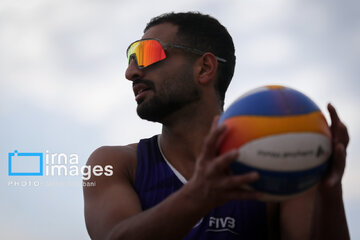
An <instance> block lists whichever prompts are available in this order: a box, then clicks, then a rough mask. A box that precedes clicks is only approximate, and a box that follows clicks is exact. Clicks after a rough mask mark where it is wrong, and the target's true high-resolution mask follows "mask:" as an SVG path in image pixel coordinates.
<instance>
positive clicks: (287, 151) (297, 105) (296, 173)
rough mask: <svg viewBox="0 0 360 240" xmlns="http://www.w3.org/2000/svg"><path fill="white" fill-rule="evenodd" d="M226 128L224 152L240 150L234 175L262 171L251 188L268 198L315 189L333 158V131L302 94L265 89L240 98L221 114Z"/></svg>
mask: <svg viewBox="0 0 360 240" xmlns="http://www.w3.org/2000/svg"><path fill="white" fill-rule="evenodd" d="M221 123H224V124H225V125H226V126H227V129H228V133H227V136H226V137H225V139H224V141H223V143H222V145H221V147H220V152H221V153H225V152H228V151H230V150H232V149H238V151H239V157H238V159H237V160H236V161H235V162H233V163H232V165H231V171H232V172H233V174H244V173H247V172H249V171H257V172H258V173H259V175H260V178H259V180H258V181H256V182H254V183H252V184H251V185H249V186H247V187H249V188H251V189H255V190H257V191H260V192H263V193H264V194H263V195H264V200H275V201H277V200H284V199H288V198H290V197H293V196H296V195H298V194H300V193H303V192H305V191H307V190H308V189H310V188H311V187H313V186H315V185H316V183H317V182H318V181H319V179H320V178H321V176H322V175H323V173H324V172H325V170H326V167H327V162H328V161H327V160H328V159H329V157H330V154H331V132H330V128H329V126H328V124H327V122H326V119H325V117H324V115H323V114H322V112H321V110H320V109H319V107H318V106H317V105H316V104H315V103H314V102H313V101H312V100H311V99H310V98H309V97H307V96H306V95H304V94H303V93H301V92H299V91H297V90H295V89H292V88H289V87H284V86H277V85H276V86H275V85H274V86H264V87H260V88H256V89H254V90H252V91H250V92H248V93H245V94H244V95H243V96H240V97H239V98H238V99H237V100H236V101H235V102H234V103H232V104H231V105H230V106H229V107H228V109H227V110H226V111H225V112H224V113H223V114H222V115H221V117H220V119H219V124H221Z"/></svg>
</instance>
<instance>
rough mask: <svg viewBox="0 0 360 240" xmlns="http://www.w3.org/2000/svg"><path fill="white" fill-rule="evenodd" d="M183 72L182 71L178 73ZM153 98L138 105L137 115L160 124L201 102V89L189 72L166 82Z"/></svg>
mask: <svg viewBox="0 0 360 240" xmlns="http://www.w3.org/2000/svg"><path fill="white" fill-rule="evenodd" d="M178 72H182V71H178ZM152 90H153V91H154V94H153V96H152V97H151V98H149V99H146V100H144V101H142V102H139V103H138V107H137V114H138V115H139V117H140V118H142V119H145V120H148V121H152V122H160V123H162V122H163V120H164V119H165V118H166V117H167V116H169V115H171V114H173V113H175V112H176V111H178V110H180V109H182V108H183V107H185V106H187V105H188V104H191V103H194V102H196V101H199V100H200V98H201V92H200V89H199V88H198V87H197V86H196V84H195V82H194V80H193V76H192V74H190V72H189V70H187V71H186V70H185V71H183V74H181V75H177V76H176V77H173V78H171V79H167V80H164V81H163V82H162V84H161V86H159V88H158V89H157V90H156V89H155V88H152Z"/></svg>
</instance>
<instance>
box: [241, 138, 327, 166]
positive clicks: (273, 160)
mask: <svg viewBox="0 0 360 240" xmlns="http://www.w3.org/2000/svg"><path fill="white" fill-rule="evenodd" d="M239 153H240V154H239V158H238V162H241V163H244V164H246V165H248V166H250V167H255V168H259V169H263V170H273V171H300V170H306V169H311V168H313V167H317V166H319V165H321V164H322V163H324V162H326V161H327V160H328V158H329V156H330V154H331V142H330V139H329V138H328V137H327V136H325V135H322V134H318V133H298V132H296V133H286V134H277V135H272V136H268V137H264V138H260V139H256V140H253V141H251V142H248V143H246V144H244V145H243V146H241V147H240V148H239Z"/></svg>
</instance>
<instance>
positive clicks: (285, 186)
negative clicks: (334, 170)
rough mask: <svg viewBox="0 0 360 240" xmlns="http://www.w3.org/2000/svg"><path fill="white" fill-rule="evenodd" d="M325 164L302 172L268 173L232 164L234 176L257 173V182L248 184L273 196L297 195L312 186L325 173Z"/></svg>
mask: <svg viewBox="0 0 360 240" xmlns="http://www.w3.org/2000/svg"><path fill="white" fill-rule="evenodd" d="M327 165H328V164H327V162H325V163H323V164H322V165H319V166H317V167H315V168H311V169H308V170H303V171H287V172H280V171H268V170H262V169H258V168H254V167H250V166H247V165H245V164H243V163H240V162H235V163H232V165H231V170H232V172H233V173H234V174H244V173H248V172H250V171H257V172H258V173H259V175H260V178H259V180H258V181H256V182H254V183H252V184H250V186H251V187H253V188H254V189H256V190H258V191H260V192H264V193H268V194H273V195H283V196H286V195H291V194H295V193H299V192H302V191H305V190H306V189H309V188H310V187H312V186H314V185H315V183H316V182H318V180H319V179H320V178H321V177H322V175H323V173H324V172H325V171H326V168H327Z"/></svg>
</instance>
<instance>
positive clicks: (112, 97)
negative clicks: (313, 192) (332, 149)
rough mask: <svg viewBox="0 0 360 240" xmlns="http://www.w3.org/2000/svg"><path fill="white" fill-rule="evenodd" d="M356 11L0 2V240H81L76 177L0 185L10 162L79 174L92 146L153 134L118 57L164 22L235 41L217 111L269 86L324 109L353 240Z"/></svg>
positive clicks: (359, 41)
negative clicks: (210, 29) (224, 32)
mask: <svg viewBox="0 0 360 240" xmlns="http://www.w3.org/2000/svg"><path fill="white" fill-rule="evenodd" d="M359 10H360V2H359V1H356V0H348V1H347V0H345V1H340V0H328V1H319V0H315V1H314V0H312V1H310V0H240V1H236V0H224V1H217V0H182V1H176V2H175V1H162V0H153V1H142V0H139V1H122V0H118V1H115V0H104V1H95V0H75V1H73V0H71V1H70V0H62V1H60V0H53V1H46V0H2V1H1V2H0V110H1V111H0V159H1V161H0V170H1V171H0V183H1V184H0V212H1V214H0V239H49V238H51V239H54V240H57V239H89V237H88V235H87V232H86V228H85V222H84V216H83V196H82V187H81V176H80V174H76V173H75V174H73V175H72V176H70V175H67V176H51V173H50V174H49V175H47V176H38V177H37V176H9V175H8V153H13V152H14V151H15V150H17V151H18V152H25V153H26V152H41V153H43V154H44V161H45V158H46V157H47V159H48V160H49V159H50V160H51V159H52V158H54V159H55V160H58V159H60V157H59V155H61V154H62V155H61V156H62V157H63V158H61V159H62V160H63V161H65V160H67V161H68V162H67V165H66V166H74V167H75V168H76V167H79V169H80V168H81V166H83V165H84V164H85V163H86V161H87V158H88V157H89V155H90V154H91V152H92V151H94V150H95V149H96V148H98V147H100V146H103V145H125V144H129V143H134V142H138V141H139V139H141V138H146V137H150V136H152V135H155V134H157V133H159V131H160V129H161V126H160V125H159V124H156V123H151V122H147V121H143V120H140V119H139V118H138V116H137V115H136V111H135V109H136V102H135V99H134V96H133V92H132V85H131V82H130V81H128V80H126V79H125V76H124V73H125V69H126V64H127V63H126V56H125V50H126V48H127V47H128V45H129V43H131V42H133V41H134V40H137V39H139V38H141V36H142V31H143V28H144V27H145V24H146V23H147V22H148V21H149V20H150V19H151V18H152V17H155V16H157V15H159V14H162V13H165V12H170V11H175V12H179V11H200V12H202V13H207V14H210V15H212V16H214V17H215V18H217V19H218V20H219V21H220V22H221V23H222V24H223V25H225V26H226V27H227V29H228V31H229V32H230V34H231V35H232V37H233V40H234V44H235V49H236V57H237V63H236V68H235V74H234V78H233V81H232V83H231V85H230V88H229V91H228V93H227V96H226V103H225V107H227V106H229V104H231V102H232V101H234V100H235V99H236V98H237V97H238V96H240V95H242V94H243V93H245V92H247V91H249V90H251V89H253V88H255V87H259V86H263V85H268V84H281V85H286V86H289V87H293V88H295V89H297V90H299V91H302V92H303V93H305V94H307V95H308V96H309V97H311V98H312V99H313V100H314V102H316V104H318V106H319V107H320V108H321V110H322V111H323V112H324V115H325V116H326V118H327V120H328V121H329V114H328V113H327V111H326V105H327V103H328V102H331V103H333V105H334V106H335V107H336V108H337V110H338V113H339V115H340V117H341V118H342V120H343V121H344V123H345V124H346V125H347V127H348V129H349V133H350V137H351V141H350V144H349V147H348V151H347V167H346V170H345V176H344V178H343V191H344V193H343V194H344V202H345V208H346V214H347V219H348V224H349V228H350V233H351V237H352V239H360V229H359V228H358V227H357V224H356V223H357V222H359V221H360V191H359V187H358V182H360V177H359V175H358V174H357V172H358V171H360V163H359V161H357V158H358V157H359V155H360V149H359V148H358V147H356V146H359V144H360V125H359V124H357V119H358V118H359V117H360V113H359V111H358V107H359V102H360V101H359V100H360V97H359V94H358V93H359V90H360V81H359V76H360V68H359V67H358V63H359V62H360V15H359V14H358V13H359ZM72 156H76V158H75V160H74V159H72V162H71V161H70V158H72ZM64 159H65V160H64ZM50 160H49V161H50ZM14 161H15V160H14ZM99 211H101V209H99Z"/></svg>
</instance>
